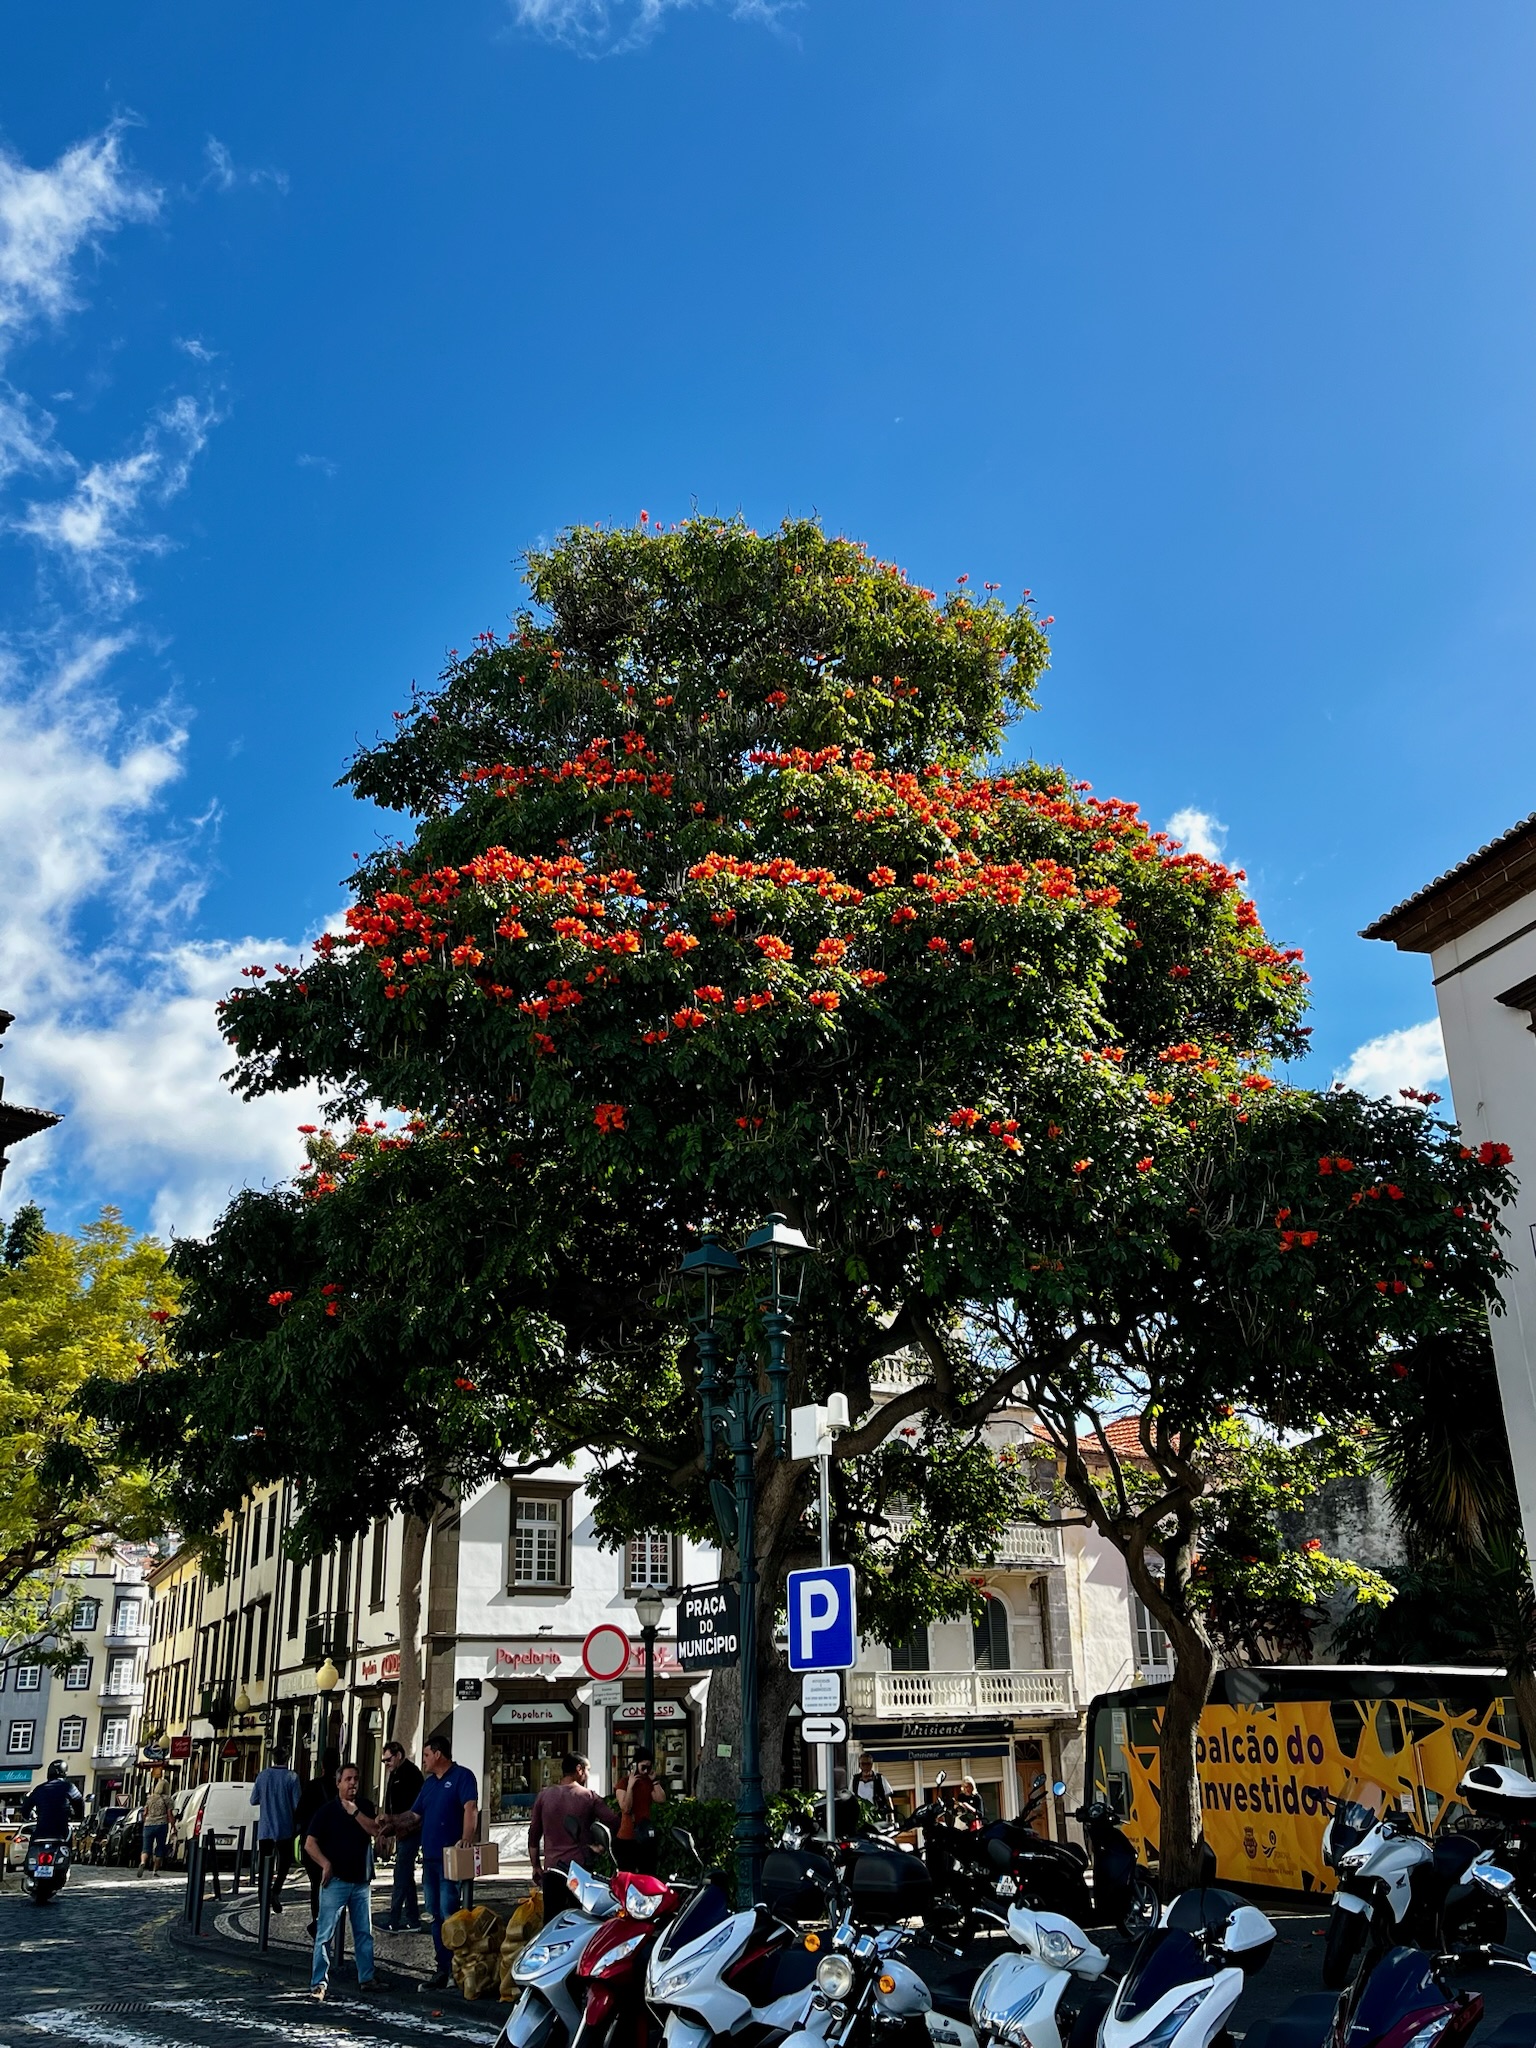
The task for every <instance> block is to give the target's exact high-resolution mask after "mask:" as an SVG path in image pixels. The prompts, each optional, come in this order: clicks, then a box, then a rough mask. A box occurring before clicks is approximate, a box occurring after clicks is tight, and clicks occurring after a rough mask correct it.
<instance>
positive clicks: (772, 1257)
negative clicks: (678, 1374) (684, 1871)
mask: <svg viewBox="0 0 1536 2048" xmlns="http://www.w3.org/2000/svg"><path fill="white" fill-rule="evenodd" d="M741 1250H742V1256H743V1257H744V1258H747V1259H750V1260H752V1261H754V1262H756V1261H758V1260H762V1261H763V1262H764V1263H765V1264H766V1267H767V1282H768V1286H767V1291H766V1293H765V1294H764V1295H763V1296H762V1297H761V1299H760V1301H759V1307H760V1309H761V1312H762V1319H763V1335H764V1336H765V1337H766V1338H767V1340H768V1389H767V1392H766V1393H760V1392H759V1391H758V1379H759V1373H758V1362H759V1355H758V1347H757V1345H756V1343H755V1342H753V1341H751V1340H750V1338H748V1337H747V1335H746V1333H743V1341H742V1342H741V1344H740V1346H739V1348H738V1349H737V1352H736V1360H735V1367H734V1371H733V1372H732V1374H731V1376H730V1378H727V1377H726V1376H725V1374H724V1373H723V1372H722V1370H721V1367H722V1363H723V1360H722V1356H721V1354H722V1352H724V1351H726V1350H728V1349H729V1346H730V1342H731V1337H732V1326H731V1324H730V1321H729V1319H728V1318H727V1317H725V1316H721V1315H720V1313H719V1303H720V1299H721V1296H722V1294H725V1295H729V1293H730V1292H731V1291H732V1290H733V1289H734V1286H735V1284H736V1283H737V1282H738V1281H740V1280H742V1279H743V1278H745V1276H746V1274H747V1270H748V1269H747V1268H746V1267H745V1266H744V1265H743V1264H742V1262H741V1259H738V1258H737V1256H736V1254H735V1253H734V1252H733V1251H732V1250H731V1249H730V1247H729V1246H728V1245H724V1244H721V1243H720V1241H719V1239H718V1238H715V1237H706V1238H705V1239H704V1241H703V1243H702V1244H701V1245H700V1246H699V1248H698V1250H697V1251H692V1252H689V1253H688V1255H687V1256H686V1257H685V1258H684V1260H683V1265H682V1271H683V1277H684V1279H685V1280H686V1281H688V1282H689V1283H690V1284H691V1285H692V1286H693V1288H694V1290H695V1292H694V1302H693V1306H692V1307H691V1308H690V1310H689V1319H690V1320H691V1322H692V1324H693V1330H694V1338H695V1341H696V1342H697V1344H698V1347H699V1392H700V1395H701V1397H702V1405H703V1411H704V1466H705V1471H706V1472H707V1473H708V1475H709V1497H710V1501H711V1503H712V1504H713V1507H714V1510H715V1521H716V1523H717V1524H718V1526H719V1530H720V1537H721V1541H722V1542H723V1543H724V1545H725V1547H726V1549H727V1550H734V1551H735V1553H736V1558H737V1563H738V1567H739V1571H740V1586H741V1631H740V1641H739V1647H738V1654H739V1660H740V1664H739V1668H740V1674H741V1791H740V1793H739V1795H738V1797H737V1800H736V1830H735V1833H736V1887H737V1899H738V1903H740V1904H743V1905H745V1904H748V1903H750V1904H753V1905H755V1904H757V1903H758V1901H759V1900H760V1899H761V1896H762V1869H763V1852H764V1850H765V1848H766V1846H767V1829H766V1819H767V1806H766V1804H765V1802H764V1799H763V1772H762V1760H761V1753H760V1750H759V1745H758V1726H757V1516H756V1506H757V1501H756V1492H755V1488H754V1483H753V1479H754V1475H753V1466H754V1464H755V1462H756V1458H757V1446H758V1440H759V1438H760V1437H761V1436H762V1434H763V1430H764V1427H765V1425H767V1424H770V1423H771V1424H772V1428H773V1454H774V1456H775V1457H776V1458H782V1457H783V1455H784V1450H785V1426H786V1421H787V1412H786V1405H785V1390H786V1386H787V1383H788V1379H789V1356H788V1352H789V1333H790V1330H791V1328H792V1327H793V1311H794V1310H795V1309H796V1308H797V1307H798V1306H799V1302H800V1289H801V1286H802V1285H803V1283H804V1279H805V1269H804V1265H803V1261H804V1258H805V1255H806V1253H807V1252H808V1251H809V1250H810V1246H809V1245H808V1244H807V1243H806V1241H805V1239H804V1237H802V1236H801V1234H800V1232H799V1231H798V1230H792V1229H791V1228H790V1226H789V1225H788V1224H787V1223H786V1222H785V1220H784V1218H783V1217H782V1216H781V1215H779V1214H778V1213H777V1212H775V1213H774V1214H773V1215H771V1216H768V1217H766V1218H765V1219H764V1220H763V1222H762V1223H760V1224H759V1225H758V1227H757V1229H756V1230H754V1231H753V1232H752V1233H751V1235H750V1236H749V1237H748V1238H747V1240H746V1242H745V1244H743V1246H742V1248H741ZM727 1460H729V1467H730V1471H731V1483H729V1484H727V1482H726V1480H725V1479H724V1478H723V1477H721V1476H720V1468H721V1466H722V1465H724V1464H725V1463H726V1461H727Z"/></svg>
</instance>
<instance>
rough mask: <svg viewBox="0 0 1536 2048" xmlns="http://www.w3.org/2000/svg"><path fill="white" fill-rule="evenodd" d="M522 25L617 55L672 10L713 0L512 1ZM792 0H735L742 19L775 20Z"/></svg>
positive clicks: (590, 50) (636, 43) (578, 47)
mask: <svg viewBox="0 0 1536 2048" xmlns="http://www.w3.org/2000/svg"><path fill="white" fill-rule="evenodd" d="M508 4H509V6H510V7H511V10H512V18H513V20H514V22H515V23H516V24H517V26H518V27H519V28H529V29H533V30H534V31H535V32H536V33H538V34H540V35H545V36H548V37H549V38H550V39H551V41H553V42H558V43H567V44H569V45H570V47H571V48H572V49H576V50H580V51H582V52H583V53H584V54H586V55H588V56H598V55H616V54H617V53H619V52H620V51H624V50H633V49H635V48H637V47H638V46H639V45H640V44H641V43H643V42H645V41H646V40H647V39H648V38H649V37H650V36H651V35H653V34H654V33H655V31H656V30H657V29H658V28H659V27H660V26H661V23H662V21H663V20H664V18H665V17H666V16H667V15H669V14H676V13H678V12H679V11H680V10H681V9H683V8H686V7H693V6H697V5H705V6H707V5H710V4H711V0H508ZM789 4H791V0H729V7H730V12H731V13H732V14H733V15H734V16H735V17H736V19H737V20H738V21H760V22H765V23H772V22H776V21H778V20H779V18H780V17H781V15H782V14H783V13H784V12H785V10H786V6H787V5H789Z"/></svg>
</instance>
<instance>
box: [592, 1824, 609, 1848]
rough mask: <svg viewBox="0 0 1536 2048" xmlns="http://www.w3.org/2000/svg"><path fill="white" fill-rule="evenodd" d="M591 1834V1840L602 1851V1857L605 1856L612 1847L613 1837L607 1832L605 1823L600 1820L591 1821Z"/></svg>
mask: <svg viewBox="0 0 1536 2048" xmlns="http://www.w3.org/2000/svg"><path fill="white" fill-rule="evenodd" d="M591 1833H592V1839H593V1841H594V1842H595V1843H596V1844H597V1846H598V1848H599V1849H601V1850H602V1851H603V1853H604V1855H607V1854H608V1852H609V1851H610V1850H611V1849H612V1847H613V1836H612V1835H611V1834H610V1832H609V1830H608V1825H607V1822H606V1821H600V1820H595V1821H593V1823H592V1829H591Z"/></svg>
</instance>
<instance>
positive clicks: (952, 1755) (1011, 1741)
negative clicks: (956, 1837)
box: [848, 1720, 1055, 1834]
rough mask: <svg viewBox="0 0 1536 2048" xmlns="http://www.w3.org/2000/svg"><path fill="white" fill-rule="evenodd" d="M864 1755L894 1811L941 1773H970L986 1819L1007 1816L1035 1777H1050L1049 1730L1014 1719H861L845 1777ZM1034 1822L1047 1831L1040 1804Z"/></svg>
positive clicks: (924, 1792)
mask: <svg viewBox="0 0 1536 2048" xmlns="http://www.w3.org/2000/svg"><path fill="white" fill-rule="evenodd" d="M861 1756H869V1757H871V1758H873V1760H874V1764H875V1768H876V1769H877V1770H878V1771H879V1772H880V1773H881V1775H882V1776H883V1777H884V1778H885V1779H886V1780H887V1781H888V1782H889V1784H890V1787H891V1793H892V1798H893V1802H894V1804H895V1806H896V1810H897V1812H898V1813H899V1814H901V1815H903V1816H905V1815H907V1814H909V1813H910V1812H911V1811H912V1809H913V1808H914V1807H915V1806H921V1805H922V1804H923V1802H924V1801H925V1800H927V1799H930V1798H931V1797H932V1796H933V1794H934V1792H935V1790H936V1789H937V1787H938V1784H939V1773H940V1772H941V1771H942V1772H943V1774H944V1783H945V1785H946V1786H954V1785H958V1784H959V1783H960V1780H961V1779H962V1778H972V1779H974V1780H975V1783H976V1791H977V1794H978V1796H979V1797H980V1800H981V1805H982V1811H983V1813H984V1814H985V1816H986V1818H987V1819H988V1820H1012V1819H1013V1818H1014V1817H1015V1816H1016V1815H1017V1814H1018V1813H1020V1812H1021V1811H1022V1809H1023V1807H1024V1805H1025V1803H1026V1802H1027V1800H1028V1799H1029V1796H1030V1793H1031V1790H1032V1788H1033V1786H1034V1782H1035V1779H1036V1778H1037V1777H1039V1776H1042V1775H1043V1776H1044V1777H1046V1778H1047V1779H1049V1778H1051V1777H1052V1776H1053V1775H1054V1770H1055V1763H1054V1743H1053V1737H1052V1734H1051V1732H1050V1731H1049V1730H1044V1729H1040V1728H1032V1729H1028V1730H1021V1729H1018V1728H1016V1727H1015V1724H1014V1723H1013V1722H1012V1721H981V1720H969V1721H954V1722H926V1723H925V1722H922V1721H902V1722H896V1723H894V1724H893V1723H891V1722H885V1723H883V1724H882V1723H880V1722H873V1721H871V1722H864V1723H862V1724H860V1725H858V1726H856V1727H855V1729H854V1740H853V1741H852V1742H851V1743H850V1744H849V1746H848V1759H849V1764H848V1776H849V1780H850V1782H851V1781H852V1779H853V1777H854V1776H855V1775H856V1773H857V1770H858V1760H859V1758H860V1757H861ZM1036 1825H1037V1826H1038V1827H1039V1828H1040V1832H1041V1833H1042V1834H1047V1833H1049V1825H1048V1820H1047V1815H1046V1812H1045V1810H1044V1809H1042V1810H1041V1812H1040V1813H1039V1814H1038V1815H1037V1818H1036Z"/></svg>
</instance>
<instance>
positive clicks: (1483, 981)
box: [1361, 816, 1536, 1554]
mask: <svg viewBox="0 0 1536 2048" xmlns="http://www.w3.org/2000/svg"><path fill="white" fill-rule="evenodd" d="M1361 936H1362V937H1364V938H1367V939H1384V940H1386V941H1388V942H1390V943H1391V944H1392V945H1394V946H1396V947H1397V948H1398V949H1399V951H1401V952H1406V953H1422V954H1425V955H1426V956H1427V958H1428V960H1429V966H1430V974H1431V980H1432V985H1433V988H1434V991H1435V1001H1436V1004H1437V1007H1438V1009H1439V1013H1440V1028H1441V1033H1442V1035H1443V1037H1444V1040H1445V1058H1446V1065H1447V1069H1448V1071H1449V1073H1450V1077H1451V1094H1452V1098H1453V1100H1454V1102H1455V1107H1456V1117H1457V1121H1458V1122H1459V1123H1460V1125H1461V1128H1462V1130H1463V1132H1464V1133H1465V1134H1466V1137H1467V1141H1468V1143H1469V1144H1481V1143H1484V1142H1493V1143H1496V1144H1505V1145H1509V1146H1511V1147H1512V1148H1513V1151H1514V1155H1515V1166H1516V1170H1517V1172H1519V1173H1520V1174H1521V1193H1520V1195H1519V1198H1518V1202H1517V1206H1516V1210H1515V1213H1514V1216H1513V1217H1512V1218H1510V1219H1507V1220H1508V1221H1509V1224H1510V1229H1511V1243H1510V1245H1509V1260H1508V1265H1507V1266H1506V1269H1505V1276H1504V1280H1503V1282H1502V1285H1501V1288H1500V1292H1501V1294H1502V1296H1503V1301H1504V1311H1505V1312H1504V1314H1503V1315H1501V1316H1494V1317H1492V1318H1491V1319H1490V1324H1491V1330H1492V1336H1493V1351H1494V1358H1495V1360H1496V1362H1497V1365H1498V1373H1499V1389H1500V1393H1501V1395H1502V1397H1503V1403H1504V1420H1505V1425H1506V1428H1507V1430H1508V1433H1509V1447H1510V1452H1511V1455H1512V1457H1513V1460H1514V1468H1515V1478H1516V1482H1517V1484H1518V1486H1519V1491H1520V1510H1521V1516H1522V1519H1523V1521H1524V1524H1525V1540H1526V1544H1527V1547H1529V1548H1531V1549H1532V1552H1533V1554H1536V1175H1533V1171H1532V1168H1533V1165H1536V1085H1533V1083H1536V1044H1533V1042H1532V1035H1531V1034H1532V1033H1533V1031H1536V816H1532V817H1529V818H1525V819H1523V820H1522V821H1521V822H1520V823H1519V824H1518V825H1515V826H1513V827H1511V829H1510V830H1509V831H1508V832H1506V833H1504V834H1503V836H1502V837H1501V838H1499V839H1495V840H1493V841H1492V842H1491V843H1490V844H1489V845H1487V846H1484V847H1482V848H1480V849H1479V850H1478V852H1476V853H1474V854H1472V855H1470V856H1469V857H1468V858H1467V859H1466V860H1464V861H1462V862H1461V863H1460V864H1459V865H1458V866H1457V867H1454V868H1452V869H1450V870H1449V872H1448V873H1446V874H1443V875H1441V876H1440V877H1439V878H1438V879H1437V880H1435V881H1433V882H1430V883H1429V884H1428V885H1427V886H1426V887H1424V888H1422V889H1420V890H1419V891H1418V892H1417V893H1416V894H1415V895H1412V896H1410V897H1409V898H1408V899H1407V901H1406V902H1403V903H1400V904H1398V905H1397V907H1396V909H1394V910H1389V911H1388V912H1387V914H1386V915H1385V916H1384V917H1379V918H1378V919H1377V920H1376V922H1375V923H1374V924H1371V925H1368V926H1367V927H1366V929H1365V931H1364V932H1363V933H1362V935H1361Z"/></svg>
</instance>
